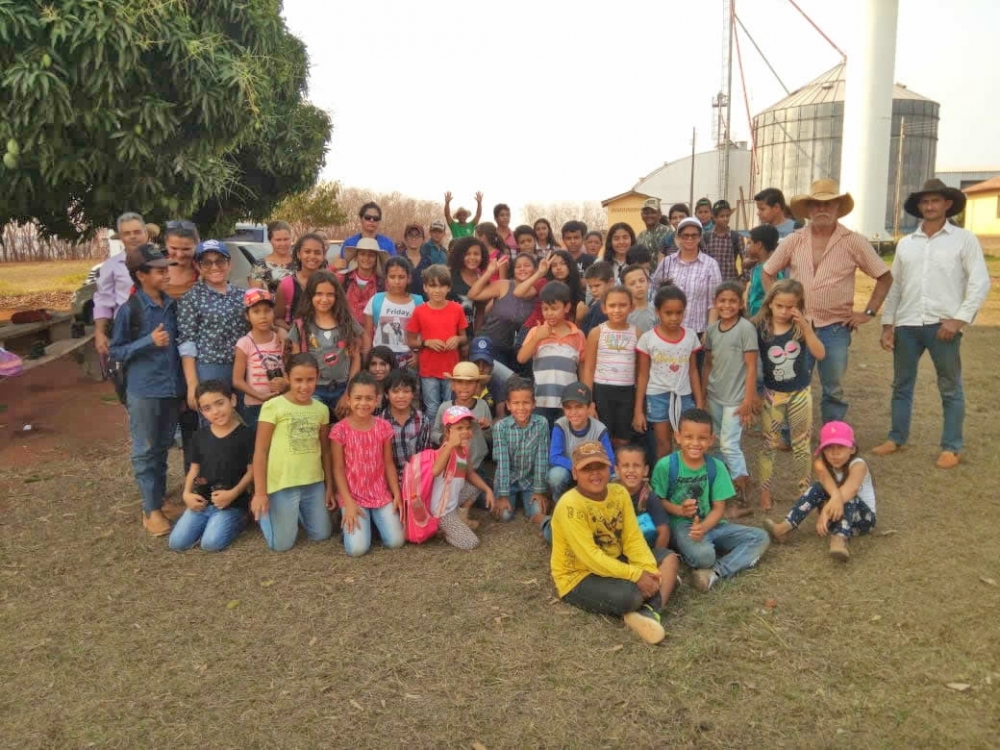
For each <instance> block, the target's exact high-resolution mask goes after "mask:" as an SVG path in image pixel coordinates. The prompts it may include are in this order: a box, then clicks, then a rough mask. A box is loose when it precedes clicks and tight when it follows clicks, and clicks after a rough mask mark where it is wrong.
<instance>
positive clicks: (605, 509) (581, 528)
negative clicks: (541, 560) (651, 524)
mask: <svg viewBox="0 0 1000 750" xmlns="http://www.w3.org/2000/svg"><path fill="white" fill-rule="evenodd" d="M573 478H574V479H575V480H576V487H575V488H574V489H572V490H570V491H569V492H567V493H566V494H565V495H563V497H562V500H561V501H560V502H559V504H558V505H557V506H556V509H555V512H554V514H553V516H552V557H551V563H550V564H551V569H552V580H553V581H554V582H555V586H556V593H557V594H558V595H559V598H560V599H562V600H564V601H565V602H567V603H568V604H572V605H573V606H575V607H580V608H581V609H585V610H588V611H590V612H596V613H598V614H604V615H612V616H616V617H622V618H623V619H624V621H625V624H626V625H627V626H628V627H629V629H631V630H632V631H633V632H634V633H635V634H636V635H638V636H639V637H640V638H642V640H644V641H645V642H646V643H651V644H652V643H659V642H660V641H662V640H663V638H664V637H665V635H666V634H665V632H664V630H663V626H662V625H661V624H660V612H661V611H662V609H663V608H664V607H665V606H666V604H667V601H668V600H669V599H670V594H671V592H672V591H673V590H674V586H675V584H676V582H677V556H676V555H674V554H671V553H670V552H669V551H668V550H665V549H656V550H650V548H649V545H647V544H646V540H645V539H644V538H643V535H642V531H641V530H640V529H639V524H638V522H637V521H636V517H635V510H634V509H633V507H632V499H631V498H630V497H629V492H628V490H627V489H625V488H624V487H622V486H621V485H619V484H610V481H611V460H610V459H609V458H608V454H607V452H606V451H605V448H604V446H602V445H601V444H600V443H597V442H588V443H581V444H580V445H578V446H577V447H576V449H575V450H574V451H573Z"/></svg>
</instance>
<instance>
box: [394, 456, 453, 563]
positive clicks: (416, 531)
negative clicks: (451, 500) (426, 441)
mask: <svg viewBox="0 0 1000 750" xmlns="http://www.w3.org/2000/svg"><path fill="white" fill-rule="evenodd" d="M437 454H438V451H437V449H435V448H428V449H426V450H422V451H420V452H419V453H417V454H416V455H414V456H412V457H411V458H410V460H409V461H407V462H406V466H405V467H404V468H403V484H402V487H401V488H400V491H401V494H402V495H403V512H402V513H401V514H400V515H401V517H400V520H401V521H402V523H403V532H404V534H405V536H406V541H408V542H410V543H411V544H423V543H424V542H426V541H427V540H428V539H430V538H431V537H433V536H434V535H435V534H437V532H438V524H439V522H440V512H441V511H442V510H443V509H444V506H445V503H447V502H448V491H449V489H450V485H451V480H452V478H453V475H454V472H452V471H450V470H451V468H452V467H451V461H449V462H448V466H447V467H445V471H444V487H443V488H442V492H441V500H440V502H439V503H438V508H437V510H438V514H437V515H435V514H432V513H431V512H430V510H429V508H428V505H429V503H430V502H431V493H432V491H433V489H434V473H433V472H432V468H433V466H434V459H435V458H437Z"/></svg>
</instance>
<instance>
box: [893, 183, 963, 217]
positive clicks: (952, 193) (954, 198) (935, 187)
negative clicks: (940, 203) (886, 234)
mask: <svg viewBox="0 0 1000 750" xmlns="http://www.w3.org/2000/svg"><path fill="white" fill-rule="evenodd" d="M927 193H938V194H939V195H943V196H944V198H945V200H949V201H951V208H949V209H948V210H947V211H946V212H945V216H946V217H951V216H954V215H955V214H960V213H962V211H964V210H965V193H963V192H962V191H961V190H959V189H958V188H953V187H948V186H947V185H945V184H944V183H943V182H941V180H938V179H936V178H935V179H933V180H927V182H925V183H924V187H923V189H921V190H918V191H917V192H915V193H910V195H909V197H908V198H907V199H906V203H904V204H903V208H904V209H906V213H908V214H909V215H910V216H916V217H917V218H918V219H922V218H924V217H923V214H921V213H920V199H921V198H923V197H924V196H925V195H926V194H927Z"/></svg>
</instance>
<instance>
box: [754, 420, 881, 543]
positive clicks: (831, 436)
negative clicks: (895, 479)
mask: <svg viewBox="0 0 1000 750" xmlns="http://www.w3.org/2000/svg"><path fill="white" fill-rule="evenodd" d="M816 456H817V458H816V461H815V462H814V463H813V471H814V472H815V474H816V477H817V481H816V482H814V483H813V485H812V487H810V488H809V490H808V491H807V492H806V493H805V494H803V495H802V497H800V498H799V499H798V501H797V502H796V503H795V505H794V506H793V507H792V509H791V510H790V511H789V512H788V515H787V516H786V517H785V520H784V521H782V522H781V523H775V522H774V521H772V520H770V519H767V520H765V521H764V528H766V529H767V533H768V534H770V535H771V539H773V540H774V541H775V542H777V543H778V544H783V543H784V542H785V540H786V539H787V537H788V535H789V534H790V533H791V532H792V531H793V530H795V529H797V528H798V527H799V525H800V524H801V523H802V522H803V521H804V520H805V519H806V516H808V515H809V514H810V513H811V512H812V511H813V510H814V509H815V510H818V511H819V517H818V518H817V519H816V534H817V535H818V536H827V535H829V537H830V556H831V557H832V558H833V559H834V560H839V561H840V562H847V561H848V559H849V558H850V556H851V555H850V552H849V551H848V549H847V540H848V539H850V538H851V537H852V536H855V535H861V534H867V533H868V532H869V531H871V530H872V529H873V528H875V484H874V482H873V481H872V475H871V471H869V470H868V464H867V463H865V460H864V459H863V458H860V457H859V456H858V446H857V443H856V442H855V441H854V430H853V429H851V426H850V425H849V424H847V423H846V422H827V423H826V424H825V425H823V429H822V430H820V433H819V448H818V449H817V450H816Z"/></svg>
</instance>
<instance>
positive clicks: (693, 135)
mask: <svg viewBox="0 0 1000 750" xmlns="http://www.w3.org/2000/svg"><path fill="white" fill-rule="evenodd" d="M697 138H698V131H697V129H695V128H691V196H690V198H688V210H689V211H691V215H692V216H694V160H695V153H694V144H695V141H696V140H697Z"/></svg>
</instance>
